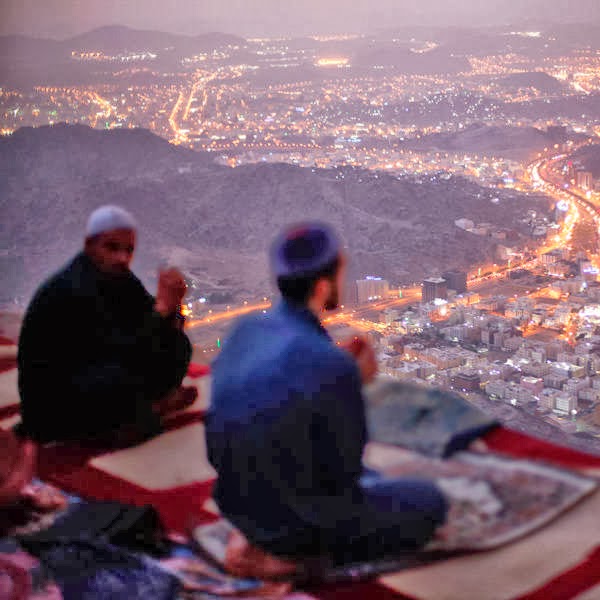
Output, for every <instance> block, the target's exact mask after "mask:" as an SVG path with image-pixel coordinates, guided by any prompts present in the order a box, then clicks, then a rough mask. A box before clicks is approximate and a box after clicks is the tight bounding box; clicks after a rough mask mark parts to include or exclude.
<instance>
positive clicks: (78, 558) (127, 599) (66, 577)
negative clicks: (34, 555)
mask: <svg viewBox="0 0 600 600" xmlns="http://www.w3.org/2000/svg"><path fill="white" fill-rule="evenodd" d="M37 549H38V552H39V554H38V557H39V559H40V561H41V562H42V563H43V564H44V566H45V567H46V568H47V569H48V571H49V572H50V573H51V574H52V576H53V578H54V579H55V581H56V582H57V584H58V585H59V586H60V589H61V591H62V595H63V598H64V600H97V599H98V598H110V599H111V600H148V599H152V600H174V599H175V598H177V595H178V593H179V590H180V584H179V580H178V579H177V577H175V576H174V575H172V574H171V573H169V572H168V571H166V570H165V569H163V568H161V567H160V565H159V564H158V563H156V562H155V561H153V560H151V559H149V558H147V557H144V556H138V555H136V554H133V553H131V552H128V551H126V550H123V549H122V548H117V547H116V546H112V545H111V544H107V543H105V542H101V541H94V540H71V541H68V542H54V543H49V544H47V545H46V546H45V547H41V546H40V547H38V548H37Z"/></svg>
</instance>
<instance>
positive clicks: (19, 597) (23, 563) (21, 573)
mask: <svg viewBox="0 0 600 600" xmlns="http://www.w3.org/2000/svg"><path fill="white" fill-rule="evenodd" d="M0 598H1V599H2V600H5V599H8V598H10V599H11V600H61V599H62V594H61V593H60V590H59V589H58V587H57V586H56V585H55V584H54V582H52V581H51V580H50V578H49V576H48V573H47V572H46V570H45V569H44V567H43V566H42V565H40V563H39V561H38V560H37V559H36V558H35V557H33V556H31V555H29V554H27V553H26V552H25V551H24V550H23V549H22V548H21V547H20V546H19V544H18V543H17V542H16V540H13V539H11V538H3V539H0Z"/></svg>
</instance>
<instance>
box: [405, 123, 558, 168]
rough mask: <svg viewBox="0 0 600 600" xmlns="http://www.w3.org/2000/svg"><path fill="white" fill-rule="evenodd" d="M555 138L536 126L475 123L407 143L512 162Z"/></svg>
mask: <svg viewBox="0 0 600 600" xmlns="http://www.w3.org/2000/svg"><path fill="white" fill-rule="evenodd" d="M554 143H555V138H554V137H552V136H551V135H549V134H548V133H546V132H545V131H542V130H541V129H536V128H535V127H492V126H489V125H485V124H483V123H474V124H472V125H469V126H468V127H465V128H464V129H462V130H460V131H457V132H455V133H436V134H433V135H428V136H423V137H421V138H420V139H419V140H409V141H407V143H406V146H408V147H409V148H411V149H414V150H443V151H446V152H459V153H460V152H470V153H474V154H487V155H490V156H492V155H493V156H497V157H506V158H510V159H513V160H527V159H528V158H529V157H531V156H532V155H533V154H535V153H537V152H540V151H541V150H543V149H544V148H545V147H547V146H548V145H549V144H554Z"/></svg>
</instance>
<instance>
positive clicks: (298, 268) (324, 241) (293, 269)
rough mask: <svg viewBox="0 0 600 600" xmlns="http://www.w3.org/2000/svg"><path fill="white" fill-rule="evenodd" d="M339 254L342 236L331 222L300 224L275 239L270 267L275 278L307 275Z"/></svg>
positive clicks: (316, 271) (330, 261)
mask: <svg viewBox="0 0 600 600" xmlns="http://www.w3.org/2000/svg"><path fill="white" fill-rule="evenodd" d="M339 253H340V242H339V239H338V237H337V235H336V234H335V232H334V231H333V229H332V228H331V227H330V226H329V225H326V224H325V223H318V222H308V223H299V224H296V225H292V226H291V227H287V228H286V229H284V230H283V231H282V232H281V233H280V234H279V235H278V236H277V237H276V238H275V241H274V242H273V244H272V246H271V270H272V271H273V274H274V275H275V277H307V276H310V275H312V274H314V273H318V272H319V271H320V270H321V269H323V268H324V267H326V266H327V265H329V264H331V263H332V262H333V261H334V259H335V258H336V257H337V256H338V255H339Z"/></svg>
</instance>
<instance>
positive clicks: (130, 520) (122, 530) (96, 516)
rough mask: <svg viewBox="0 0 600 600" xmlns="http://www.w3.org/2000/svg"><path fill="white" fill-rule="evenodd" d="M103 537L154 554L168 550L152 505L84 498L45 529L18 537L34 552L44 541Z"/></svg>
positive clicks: (43, 544)
mask: <svg viewBox="0 0 600 600" xmlns="http://www.w3.org/2000/svg"><path fill="white" fill-rule="evenodd" d="M82 539H85V540H102V541H105V542H108V543H110V544H114V545H115V546H121V547H124V548H127V549H128V550H133V551H139V552H145V553H147V554H152V555H154V556H164V555H166V554H168V544H167V542H166V536H165V532H164V528H163V526H162V524H161V522H160V518H159V516H158V513H157V512H156V510H155V509H154V508H153V507H152V506H149V505H147V506H133V505H129V504H121V503H120V502H82V503H80V504H74V505H72V506H71V507H70V508H69V509H68V511H67V512H66V514H65V515H63V516H61V517H59V518H58V519H57V520H56V521H55V523H54V524H53V525H52V526H51V527H49V528H48V529H46V530H44V531H40V532H38V533H35V534H33V535H27V536H22V537H21V538H19V540H20V541H21V543H22V544H23V545H24V546H25V547H26V548H27V549H28V550H29V552H31V553H32V554H38V553H37V552H36V551H35V549H36V547H39V545H42V546H43V547H46V546H47V545H48V544H52V543H54V542H57V541H60V542H68V541H71V540H82Z"/></svg>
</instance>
